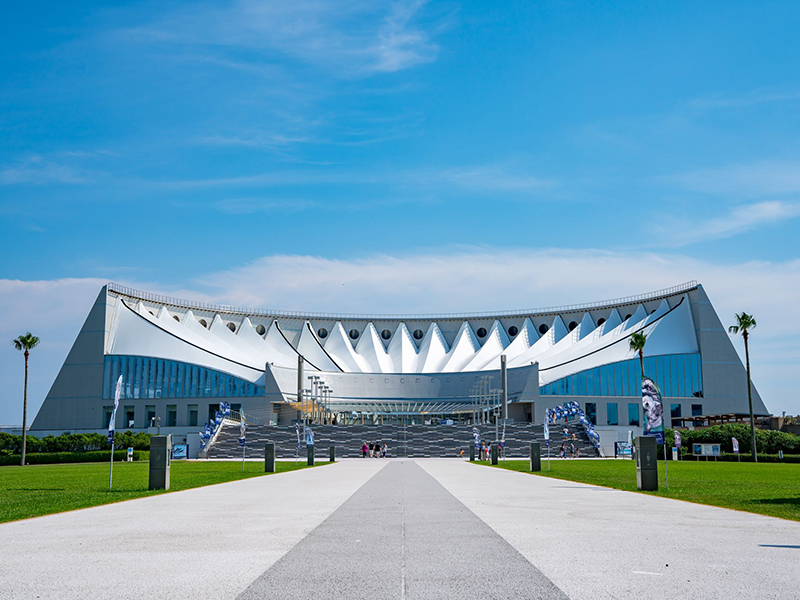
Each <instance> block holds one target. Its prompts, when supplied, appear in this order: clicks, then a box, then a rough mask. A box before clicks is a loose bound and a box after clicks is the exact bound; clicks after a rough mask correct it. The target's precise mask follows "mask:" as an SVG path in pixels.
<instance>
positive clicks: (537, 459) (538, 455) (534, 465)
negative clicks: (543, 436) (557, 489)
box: [531, 442, 542, 473]
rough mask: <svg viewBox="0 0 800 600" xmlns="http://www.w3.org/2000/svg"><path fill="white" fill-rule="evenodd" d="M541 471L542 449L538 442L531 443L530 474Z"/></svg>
mask: <svg viewBox="0 0 800 600" xmlns="http://www.w3.org/2000/svg"><path fill="white" fill-rule="evenodd" d="M541 470H542V447H541V445H540V444H539V442H531V473H535V472H537V471H541Z"/></svg>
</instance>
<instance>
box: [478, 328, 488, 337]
mask: <svg viewBox="0 0 800 600" xmlns="http://www.w3.org/2000/svg"><path fill="white" fill-rule="evenodd" d="M476 333H477V334H478V337H479V338H485V337H486V330H485V329H484V328H483V327H481V328H480V329H478V331H477V332H476Z"/></svg>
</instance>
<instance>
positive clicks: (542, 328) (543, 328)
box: [539, 323, 548, 335]
mask: <svg viewBox="0 0 800 600" xmlns="http://www.w3.org/2000/svg"><path fill="white" fill-rule="evenodd" d="M547 330H548V327H547V325H545V324H544V323H542V324H541V325H539V333H540V334H541V335H544V334H545V333H547Z"/></svg>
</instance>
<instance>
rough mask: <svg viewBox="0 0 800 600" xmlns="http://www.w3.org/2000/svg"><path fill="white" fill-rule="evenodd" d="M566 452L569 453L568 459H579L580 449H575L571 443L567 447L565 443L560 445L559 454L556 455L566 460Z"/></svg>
mask: <svg viewBox="0 0 800 600" xmlns="http://www.w3.org/2000/svg"><path fill="white" fill-rule="evenodd" d="M567 452H569V457H570V458H580V457H581V449H580V448H576V447H575V444H573V443H572V442H570V443H569V446H567V442H564V443H562V444H561V452H559V454H558V455H559V456H560V457H561V458H567Z"/></svg>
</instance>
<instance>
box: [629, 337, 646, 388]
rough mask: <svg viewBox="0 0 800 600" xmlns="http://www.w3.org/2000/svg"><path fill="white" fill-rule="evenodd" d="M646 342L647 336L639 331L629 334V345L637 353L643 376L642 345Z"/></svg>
mask: <svg viewBox="0 0 800 600" xmlns="http://www.w3.org/2000/svg"><path fill="white" fill-rule="evenodd" d="M646 343H647V336H646V335H645V334H644V333H642V332H641V331H637V332H636V333H633V334H631V339H630V347H631V350H633V351H634V352H638V353H639V365H640V366H641V367H642V377H644V345H645V344H646Z"/></svg>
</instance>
